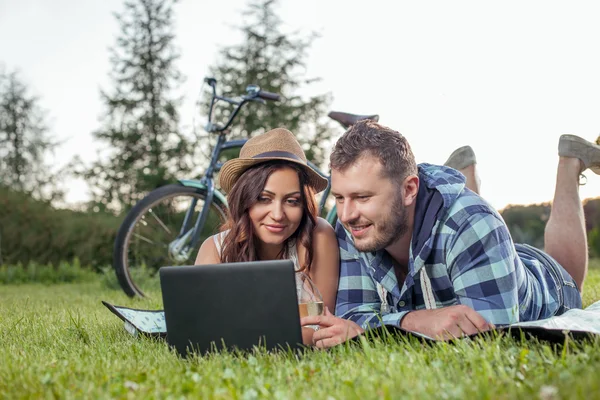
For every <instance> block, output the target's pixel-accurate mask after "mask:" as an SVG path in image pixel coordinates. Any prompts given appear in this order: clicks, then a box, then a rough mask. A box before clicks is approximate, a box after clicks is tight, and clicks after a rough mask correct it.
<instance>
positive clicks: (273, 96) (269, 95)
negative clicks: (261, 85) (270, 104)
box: [258, 90, 281, 101]
mask: <svg viewBox="0 0 600 400" xmlns="http://www.w3.org/2000/svg"><path fill="white" fill-rule="evenodd" d="M258 97H260V98H261V99H264V100H272V101H279V100H280V99H281V96H280V95H278V94H277V93H271V92H266V91H264V90H261V91H259V92H258Z"/></svg>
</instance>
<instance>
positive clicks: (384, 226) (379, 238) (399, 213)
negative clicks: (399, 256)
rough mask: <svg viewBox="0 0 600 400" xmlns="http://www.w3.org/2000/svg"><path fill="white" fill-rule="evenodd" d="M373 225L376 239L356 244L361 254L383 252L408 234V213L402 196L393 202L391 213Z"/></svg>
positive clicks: (399, 195)
mask: <svg viewBox="0 0 600 400" xmlns="http://www.w3.org/2000/svg"><path fill="white" fill-rule="evenodd" d="M379 221H380V222H378V223H377V224H373V228H375V229H373V230H374V234H375V237H374V238H373V239H372V240H371V241H370V242H369V243H363V244H362V245H361V244H359V243H356V241H355V243H354V247H355V248H356V249H357V250H358V251H361V252H374V251H379V250H383V249H385V248H386V247H388V246H389V245H391V244H392V243H394V242H395V241H396V240H398V239H400V238H401V237H402V236H404V235H405V234H406V233H407V232H408V212H407V210H406V208H405V207H404V204H403V201H402V197H401V194H400V193H398V196H397V197H396V198H395V199H394V200H393V202H392V206H391V207H390V211H389V212H388V213H387V214H386V215H384V216H383V217H382V218H380V220H379Z"/></svg>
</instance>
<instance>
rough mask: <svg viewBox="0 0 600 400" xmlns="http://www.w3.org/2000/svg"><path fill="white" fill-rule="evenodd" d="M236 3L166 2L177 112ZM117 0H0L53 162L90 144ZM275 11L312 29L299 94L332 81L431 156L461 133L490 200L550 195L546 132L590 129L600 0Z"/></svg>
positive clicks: (596, 108)
mask: <svg viewBox="0 0 600 400" xmlns="http://www.w3.org/2000/svg"><path fill="white" fill-rule="evenodd" d="M244 5H245V1H244V0H223V1H193V0H182V1H181V2H180V3H179V4H178V5H176V25H177V32H176V33H177V41H176V44H177V46H178V47H179V49H180V52H181V55H182V56H181V59H180V60H179V62H178V64H177V65H178V67H179V69H180V71H181V72H182V73H183V74H184V75H186V76H187V81H186V82H185V83H184V85H183V86H182V88H181V90H182V94H183V95H184V96H186V102H185V104H184V108H183V109H182V115H181V116H182V124H183V125H187V126H190V125H191V124H192V122H193V119H194V108H193V102H194V101H195V100H196V98H197V95H198V92H199V90H200V87H201V82H202V78H203V77H204V76H205V74H207V72H208V67H209V66H210V65H211V64H213V63H214V61H215V57H216V56H217V51H218V49H219V48H220V47H221V46H222V45H226V44H232V43H236V42H237V40H238V35H237V33H235V31H234V30H233V29H232V26H233V25H237V24H238V22H239V21H240V11H241V10H242V9H244ZM121 10H122V2H121V1H120V0H53V1H47V0H46V1H44V0H0V63H4V65H5V67H6V68H7V69H8V70H14V69H15V68H18V69H19V70H20V71H21V78H22V79H24V80H25V81H26V82H27V83H28V84H29V85H30V87H31V88H32V89H33V93H34V94H36V95H39V96H40V97H41V105H42V106H43V107H44V108H45V109H47V110H48V113H49V116H50V122H51V132H52V133H53V134H54V135H56V136H57V137H58V138H61V139H66V140H67V142H66V143H65V145H63V146H62V147H61V149H60V150H59V152H58V153H57V155H56V163H57V165H62V164H64V163H66V162H67V161H69V160H70V159H71V158H72V157H73V156H74V155H76V154H79V155H80V156H81V157H82V158H83V159H84V160H90V161H91V160H94V159H95V158H96V157H97V155H96V152H97V150H98V144H96V143H93V142H92V137H91V132H92V131H93V130H95V129H97V128H98V127H99V126H100V123H99V117H100V116H101V115H102V112H103V107H102V104H101V102H100V96H99V89H100V88H101V87H103V88H107V89H108V88H110V84H111V82H110V80H109V79H108V72H109V71H110V64H109V59H108V48H109V47H110V46H112V45H114V43H115V38H116V36H117V34H118V25H117V23H116V22H115V19H114V17H113V16H112V12H113V11H121ZM278 11H279V15H280V16H281V17H282V19H283V20H284V22H285V23H286V28H289V29H295V28H297V29H302V30H305V31H308V30H314V31H317V32H319V33H320V34H321V35H322V37H321V38H320V39H318V40H317V41H316V42H315V44H314V45H313V47H312V50H311V51H310V57H309V60H308V61H309V68H308V75H309V76H318V77H321V78H322V79H323V81H322V82H321V83H319V84H318V85H315V86H313V88H312V89H311V90H312V92H310V93H308V94H311V95H312V94H320V93H323V92H327V91H329V92H331V93H332V94H333V96H334V101H333V104H332V106H331V108H332V110H337V111H345V112H351V113H357V114H361V113H378V114H380V116H381V119H380V122H381V123H383V124H384V125H387V126H390V127H392V128H394V129H396V130H399V131H400V132H402V133H403V134H404V135H405V136H407V137H408V139H409V141H410V143H411V145H412V147H413V151H414V152H415V155H416V157H417V161H419V162H422V161H427V162H432V163H440V164H441V163H443V162H444V161H445V160H446V158H447V156H448V155H449V154H450V153H451V152H452V151H453V150H454V149H455V148H456V147H459V146H462V145H465V144H470V145H471V146H472V147H473V148H474V149H475V152H476V154H477V157H478V161H479V171H480V175H481V178H482V182H483V185H482V195H483V196H484V197H485V198H487V199H488V201H490V202H491V203H492V204H493V205H494V206H496V207H498V208H503V207H505V206H506V205H507V204H509V203H512V204H528V203H535V202H543V201H549V200H551V199H552V195H553V190H554V179H555V172H556V162H557V160H558V156H557V150H556V149H557V145H558V138H559V136H560V135H561V134H562V133H572V134H576V135H579V136H582V137H584V138H586V139H588V140H594V139H595V138H596V136H597V135H598V133H599V132H600V118H599V117H600V24H599V23H598V20H599V19H600V2H595V1H578V2H558V1H548V0H544V1H522V0H521V1H503V2H488V1H427V2H417V1H377V0H373V1H369V2H365V1H349V0H328V1H325V0H302V1H292V0H282V1H281V4H280V6H279V8H278ZM195 118H196V120H197V121H202V120H204V117H203V116H196V117H195ZM586 174H587V176H588V183H587V185H586V186H584V187H582V188H581V196H582V198H588V197H597V196H600V176H597V175H595V174H593V173H591V172H589V171H588V172H587V173H586ZM69 188H70V190H69V193H68V198H67V199H68V201H71V202H77V201H81V200H84V199H86V192H87V189H86V187H85V185H84V184H83V183H82V182H70V183H69Z"/></svg>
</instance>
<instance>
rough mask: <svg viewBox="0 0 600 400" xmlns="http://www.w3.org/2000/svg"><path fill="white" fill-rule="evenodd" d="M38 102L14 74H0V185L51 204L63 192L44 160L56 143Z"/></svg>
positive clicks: (1, 72)
mask: <svg viewBox="0 0 600 400" xmlns="http://www.w3.org/2000/svg"><path fill="white" fill-rule="evenodd" d="M38 102H39V99H38V98H37V97H35V96H33V95H30V94H29V93H28V88H27V86H26V85H25V84H24V83H23V82H22V81H21V80H20V79H19V76H18V73H17V72H16V71H13V72H11V73H5V72H4V71H0V186H4V187H7V188H10V189H13V190H16V191H20V192H24V193H27V194H29V195H31V196H33V197H35V198H37V199H40V200H46V201H52V200H57V199H60V198H62V196H63V194H64V193H63V192H62V191H61V190H60V189H59V188H58V183H57V176H58V173H53V172H52V168H51V167H50V166H49V165H48V164H47V163H46V161H45V159H44V158H45V156H46V155H47V154H48V153H50V152H52V151H53V150H54V149H55V148H56V147H57V146H58V142H56V141H55V140H54V139H53V138H52V137H51V136H50V135H49V133H48V127H47V124H46V122H45V118H46V114H45V112H44V110H42V109H41V107H40V106H39V104H38Z"/></svg>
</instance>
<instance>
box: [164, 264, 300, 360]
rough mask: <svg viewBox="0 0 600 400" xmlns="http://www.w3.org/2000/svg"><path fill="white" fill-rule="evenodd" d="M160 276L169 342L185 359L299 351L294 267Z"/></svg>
mask: <svg viewBox="0 0 600 400" xmlns="http://www.w3.org/2000/svg"><path fill="white" fill-rule="evenodd" d="M159 275H160V285H161V288H162V297H163V305H164V309H165V320H166V326H167V332H168V335H167V342H168V343H169V344H170V345H171V346H174V347H175V348H176V349H177V351H178V352H179V353H180V354H181V355H182V356H183V357H186V356H187V355H188V352H191V351H194V352H198V353H201V354H204V353H207V352H210V351H214V350H221V349H230V350H231V349H239V350H250V349H252V347H253V346H260V347H264V348H266V349H267V350H273V349H280V348H282V349H288V348H291V349H298V348H301V346H302V345H301V343H302V333H301V328H300V316H299V311H298V300H297V296H296V283H295V277H294V265H293V263H292V261H290V260H277V261H254V262H246V263H229V264H215V265H202V266H177V267H163V268H161V269H160V271H159Z"/></svg>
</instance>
